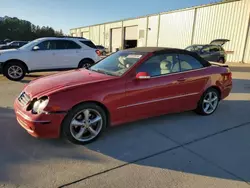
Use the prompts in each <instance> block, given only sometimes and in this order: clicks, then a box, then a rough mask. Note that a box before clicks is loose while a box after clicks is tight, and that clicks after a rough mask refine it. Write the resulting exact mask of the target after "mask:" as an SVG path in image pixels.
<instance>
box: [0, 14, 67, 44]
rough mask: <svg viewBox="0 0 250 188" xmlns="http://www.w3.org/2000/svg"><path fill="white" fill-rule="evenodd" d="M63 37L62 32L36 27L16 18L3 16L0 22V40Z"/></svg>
mask: <svg viewBox="0 0 250 188" xmlns="http://www.w3.org/2000/svg"><path fill="white" fill-rule="evenodd" d="M55 36H63V32H62V30H60V31H55V30H54V29H53V28H52V27H48V26H42V27H40V26H36V25H34V24H32V23H30V22H29V21H26V20H20V19H18V18H16V17H14V18H10V17H7V16H5V17H4V19H3V20H2V21H0V40H4V39H6V38H8V39H11V40H28V41H30V40H34V39H36V38H40V37H55Z"/></svg>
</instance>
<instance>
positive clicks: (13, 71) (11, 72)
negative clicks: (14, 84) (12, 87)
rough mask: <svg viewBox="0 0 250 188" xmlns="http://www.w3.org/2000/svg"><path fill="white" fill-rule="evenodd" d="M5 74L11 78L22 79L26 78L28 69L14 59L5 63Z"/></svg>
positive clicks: (14, 79) (13, 79)
mask: <svg viewBox="0 0 250 188" xmlns="http://www.w3.org/2000/svg"><path fill="white" fill-rule="evenodd" d="M3 74H4V76H6V77H7V78H8V79H9V80H12V81H20V80H22V79H23V78H24V76H25V74H26V69H25V67H24V65H23V64H22V63H20V62H15V61H13V62H9V63H7V65H5V67H4V71H3Z"/></svg>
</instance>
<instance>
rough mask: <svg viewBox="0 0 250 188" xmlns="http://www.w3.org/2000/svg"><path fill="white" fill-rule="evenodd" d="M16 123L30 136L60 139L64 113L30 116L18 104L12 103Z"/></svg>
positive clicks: (28, 112)
mask: <svg viewBox="0 0 250 188" xmlns="http://www.w3.org/2000/svg"><path fill="white" fill-rule="evenodd" d="M14 109H15V113H16V119H17V122H18V123H19V124H20V125H21V126H22V127H23V128H24V129H25V130H26V131H27V132H28V133H29V134H30V135H32V136H34V137H40V138H58V137H60V130H61V123H62V121H63V119H64V117H65V115H66V113H59V114H56V113H55V114H39V115H37V114H32V113H31V112H30V111H26V109H24V108H23V107H22V106H21V105H20V104H19V102H18V100H16V101H15V103H14Z"/></svg>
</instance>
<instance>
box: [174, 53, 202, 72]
mask: <svg viewBox="0 0 250 188" xmlns="http://www.w3.org/2000/svg"><path fill="white" fill-rule="evenodd" d="M179 61H180V66H181V71H188V70H194V69H200V68H203V65H202V64H201V63H200V61H198V60H197V59H196V58H194V57H193V56H191V55H188V54H180V55H179Z"/></svg>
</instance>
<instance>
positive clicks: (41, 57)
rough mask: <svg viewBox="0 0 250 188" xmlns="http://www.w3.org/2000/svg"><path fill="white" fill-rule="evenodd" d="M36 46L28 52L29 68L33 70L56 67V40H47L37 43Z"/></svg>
mask: <svg viewBox="0 0 250 188" xmlns="http://www.w3.org/2000/svg"><path fill="white" fill-rule="evenodd" d="M34 47H36V48H34ZM34 47H33V49H32V51H31V52H29V53H28V54H27V62H28V67H29V69H30V70H31V71H32V70H53V69H55V64H54V62H55V61H56V58H55V54H56V44H55V42H54V41H53V40H45V41H42V42H40V43H38V44H36V46H34Z"/></svg>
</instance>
